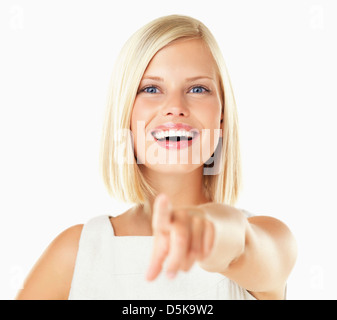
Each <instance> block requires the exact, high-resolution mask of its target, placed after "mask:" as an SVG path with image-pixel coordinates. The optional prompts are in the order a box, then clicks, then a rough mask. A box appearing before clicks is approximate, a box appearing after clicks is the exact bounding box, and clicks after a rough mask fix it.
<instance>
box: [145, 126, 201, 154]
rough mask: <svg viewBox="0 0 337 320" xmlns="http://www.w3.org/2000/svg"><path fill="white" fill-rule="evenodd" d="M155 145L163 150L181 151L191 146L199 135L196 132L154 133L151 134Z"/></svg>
mask: <svg viewBox="0 0 337 320" xmlns="http://www.w3.org/2000/svg"><path fill="white" fill-rule="evenodd" d="M151 134H152V136H153V137H154V139H155V140H156V141H157V143H158V144H159V145H160V146H161V147H164V148H167V149H169V148H175V149H181V148H186V147H189V146H190V145H192V143H193V140H194V139H195V138H196V137H197V136H198V135H199V132H198V131H197V130H191V131H179V130H178V131H171V130H170V131H154V132H152V133H151Z"/></svg>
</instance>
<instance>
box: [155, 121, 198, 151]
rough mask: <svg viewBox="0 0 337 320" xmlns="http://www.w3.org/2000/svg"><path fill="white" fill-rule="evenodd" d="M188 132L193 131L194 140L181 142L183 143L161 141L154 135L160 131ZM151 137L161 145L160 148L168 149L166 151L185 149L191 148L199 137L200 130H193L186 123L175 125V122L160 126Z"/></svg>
mask: <svg viewBox="0 0 337 320" xmlns="http://www.w3.org/2000/svg"><path fill="white" fill-rule="evenodd" d="M181 129H183V130H186V131H192V132H193V133H194V136H193V139H192V140H181V141H170V140H166V141H159V140H158V139H156V138H155V137H154V135H153V134H154V133H155V132H158V131H165V130H181ZM151 135H152V136H153V138H154V140H155V141H156V142H157V143H158V144H159V146H160V147H162V148H166V149H184V148H188V147H190V146H191V145H192V144H193V143H194V142H195V140H196V138H197V137H198V136H199V130H198V129H196V128H193V127H192V126H190V125H188V124H186V123H173V122H167V123H164V124H162V125H160V126H157V127H155V128H154V129H153V130H151Z"/></svg>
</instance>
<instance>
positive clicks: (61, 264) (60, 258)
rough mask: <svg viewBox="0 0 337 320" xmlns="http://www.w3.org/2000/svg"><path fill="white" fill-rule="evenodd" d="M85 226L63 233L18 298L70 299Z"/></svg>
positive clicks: (27, 280) (46, 251) (37, 263)
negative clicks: (69, 295)
mask: <svg viewBox="0 0 337 320" xmlns="http://www.w3.org/2000/svg"><path fill="white" fill-rule="evenodd" d="M82 229H83V224H78V225H74V226H72V227H70V228H67V229H66V230H64V231H63V232H61V233H60V234H59V235H58V236H57V237H56V238H55V239H54V240H53V241H52V242H51V243H50V244H49V246H48V247H47V249H46V250H45V251H44V252H43V254H42V255H41V257H40V258H39V260H38V261H37V262H36V264H35V265H34V267H33V268H32V270H31V272H30V274H29V275H28V277H27V278H26V280H25V283H24V286H23V289H22V290H21V291H20V292H19V293H18V295H17V297H16V298H17V299H39V300H40V299H51V300H61V299H67V298H68V294H69V291H70V286H71V281H72V276H73V272H74V267H75V262H76V256H77V251H78V247H79V241H80V238H81V233H82Z"/></svg>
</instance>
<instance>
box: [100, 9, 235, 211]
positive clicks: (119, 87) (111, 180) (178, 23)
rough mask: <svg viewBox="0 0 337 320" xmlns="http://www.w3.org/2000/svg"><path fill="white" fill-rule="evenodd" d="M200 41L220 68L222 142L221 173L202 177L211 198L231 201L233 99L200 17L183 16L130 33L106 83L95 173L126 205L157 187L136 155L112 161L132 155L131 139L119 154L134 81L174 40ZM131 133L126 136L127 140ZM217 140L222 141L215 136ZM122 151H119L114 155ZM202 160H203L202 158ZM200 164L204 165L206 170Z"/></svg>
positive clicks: (220, 59)
mask: <svg viewBox="0 0 337 320" xmlns="http://www.w3.org/2000/svg"><path fill="white" fill-rule="evenodd" d="M182 38H184V39H202V40H203V41H204V42H205V44H207V45H208V47H209V49H210V51H211V53H212V55H213V57H214V60H215V62H216V65H217V67H218V71H219V78H220V87H221V91H222V92H221V94H222V102H223V112H224V117H223V122H222V127H221V129H222V132H223V138H222V143H220V142H219V144H218V147H217V149H216V151H215V153H216V152H217V153H218V156H220V160H221V161H220V166H221V169H220V172H219V173H217V174H214V175H212V174H210V175H209V174H208V175H204V176H203V177H204V178H203V182H204V188H205V190H204V191H205V194H206V195H207V197H208V199H210V201H215V202H219V203H226V204H230V205H234V204H235V202H236V201H237V198H238V194H239V190H240V187H241V158H240V148H239V132H238V131H239V130H238V118H237V110H236V103H235V99H234V95H233V90H232V85H231V82H230V78H229V75H228V72H227V68H226V65H225V62H224V59H223V57H222V54H221V51H220V49H219V47H218V44H217V42H216V40H215V38H214V36H213V35H212V34H211V32H210V31H209V30H208V28H207V27H206V26H205V25H204V24H203V23H202V22H200V21H198V20H196V19H194V18H191V17H188V16H182V15H169V16H164V17H161V18H158V19H156V20H153V21H152V22H150V23H148V24H146V25H145V26H143V27H142V28H140V29H139V30H138V31H137V32H135V33H134V34H133V35H132V36H131V37H130V38H129V40H128V41H127V42H126V43H125V45H124V46H123V48H122V50H121V52H120V54H119V56H118V58H117V61H116V63H115V66H114V70H113V73H112V78H111V82H110V90H109V96H108V104H107V109H106V115H105V121H104V126H103V134H102V140H101V151H100V171H101V174H102V177H103V181H104V184H105V186H106V187H107V190H108V192H109V194H110V195H111V196H112V197H114V198H115V199H117V200H121V201H123V202H127V203H130V202H131V203H136V204H144V203H145V202H146V201H147V199H148V198H149V197H150V196H155V195H156V191H155V190H153V188H152V187H151V186H150V185H149V183H148V182H147V181H146V180H145V178H144V176H143V175H142V173H141V171H140V168H139V166H138V164H137V163H136V159H135V158H134V157H133V161H131V163H130V161H123V162H122V163H117V161H116V157H118V156H122V158H123V159H126V158H127V157H129V156H130V154H133V150H132V146H131V145H130V143H128V144H127V146H126V147H125V148H124V149H123V151H122V152H121V151H120V150H121V148H120V145H119V144H118V141H116V140H118V137H119V138H120V136H119V134H120V132H121V131H120V130H121V129H130V123H131V113H132V108H133V105H134V101H135V97H136V94H137V90H138V87H139V83H140V81H141V79H142V77H143V74H144V72H145V70H146V68H147V66H148V64H149V62H150V61H151V59H152V58H153V56H154V55H155V54H156V53H157V52H158V51H159V50H160V49H162V48H163V47H165V46H167V45H168V44H170V43H171V42H173V41H175V40H179V39H182ZM131 140H132V137H128V141H129V142H130V141H131ZM219 141H221V139H220V140H219ZM117 153H122V154H119V155H118V154H117ZM206 163H207V162H206ZM207 167H208V166H207V164H204V169H205V168H207Z"/></svg>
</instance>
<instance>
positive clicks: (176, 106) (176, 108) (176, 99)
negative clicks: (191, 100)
mask: <svg viewBox="0 0 337 320" xmlns="http://www.w3.org/2000/svg"><path fill="white" fill-rule="evenodd" d="M162 114H163V116H178V117H179V116H185V117H186V116H188V115H189V109H188V106H187V103H186V101H185V99H184V97H183V96H181V95H179V94H177V93H176V94H171V95H170V96H168V97H167V100H166V101H165V103H164V106H163V109H162Z"/></svg>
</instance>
